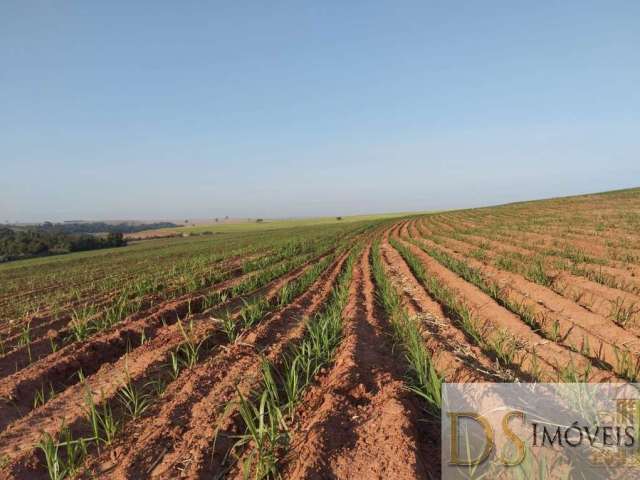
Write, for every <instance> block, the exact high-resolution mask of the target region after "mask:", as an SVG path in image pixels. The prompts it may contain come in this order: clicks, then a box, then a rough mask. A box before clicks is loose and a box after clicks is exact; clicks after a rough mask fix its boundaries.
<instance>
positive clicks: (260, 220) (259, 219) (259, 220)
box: [256, 218, 264, 223]
mask: <svg viewBox="0 0 640 480" xmlns="http://www.w3.org/2000/svg"><path fill="white" fill-rule="evenodd" d="M262 222H264V220H263V219H262V218H256V223H262Z"/></svg>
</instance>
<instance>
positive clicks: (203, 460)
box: [93, 255, 345, 479]
mask: <svg viewBox="0 0 640 480" xmlns="http://www.w3.org/2000/svg"><path fill="white" fill-rule="evenodd" d="M344 258H345V256H344V255H343V256H341V258H340V259H339V260H338V261H337V262H335V263H334V265H333V266H332V267H331V268H330V269H329V270H328V271H326V272H325V273H324V274H323V275H321V277H320V279H319V280H318V281H316V282H315V283H314V285H313V286H312V287H311V288H310V289H309V290H308V291H307V292H306V293H304V294H303V295H302V296H301V297H299V298H298V299H297V300H295V301H294V302H293V303H292V304H290V305H288V306H287V307H285V308H284V309H282V310H281V311H279V312H276V313H275V314H272V315H269V316H268V317H267V318H265V319H263V321H262V322H261V323H260V324H259V325H258V326H257V327H256V328H255V330H254V331H253V332H251V333H249V334H248V335H246V336H245V337H243V340H242V341H241V342H239V343H235V344H232V345H229V346H228V347H227V348H225V349H223V350H222V351H220V352H219V354H216V355H214V356H212V357H211V358H210V359H209V360H208V361H207V362H205V363H203V364H201V365H199V366H198V367H197V368H195V369H194V370H193V371H191V372H188V374H187V375H185V376H184V378H181V379H179V380H182V381H179V382H176V384H175V385H171V386H170V387H169V389H168V390H167V394H166V396H165V398H164V400H163V403H162V405H161V407H160V408H159V410H158V413H157V415H155V416H154V418H153V419H152V420H149V419H145V421H144V423H138V424H136V425H134V426H133V428H132V430H131V431H130V432H129V433H128V435H127V440H126V442H124V443H123V444H122V445H118V446H117V447H116V448H115V449H114V450H112V452H116V453H115V456H114V457H113V458H112V455H107V456H102V457H100V458H98V460H97V461H96V462H95V465H94V469H93V470H94V473H96V474H97V475H98V476H104V477H108V478H116V479H118V478H172V479H173V478H176V476H178V475H180V474H183V475H186V474H187V473H186V472H192V473H190V475H192V476H197V475H199V473H198V472H201V471H211V470H217V469H219V468H220V464H221V462H222V460H223V457H224V455H225V453H226V451H227V449H228V448H229V447H230V446H231V443H232V442H233V439H232V438H230V437H228V436H225V435H224V434H223V433H222V432H224V430H225V429H226V428H228V429H230V432H231V431H233V428H234V424H233V422H232V421H231V420H230V419H229V417H228V416H225V413H227V414H228V413H229V412H225V405H226V404H227V402H229V401H230V400H232V399H234V398H235V396H236V390H235V388H236V386H237V387H238V388H240V389H242V390H244V391H245V393H248V392H249V390H250V389H251V387H253V386H254V385H255V384H256V383H257V381H258V379H259V369H260V363H261V358H262V357H261V354H263V355H265V356H267V357H274V358H275V357H277V356H279V355H280V354H281V353H282V351H283V350H284V348H285V347H286V346H287V345H289V344H290V343H291V342H292V341H294V340H295V339H296V338H299V337H300V336H301V335H302V333H303V331H304V323H303V322H302V321H301V320H302V319H303V318H305V317H307V316H311V315H313V314H314V313H315V312H316V311H318V310H319V309H320V307H321V305H322V303H323V302H324V301H325V299H326V298H327V297H328V295H329V294H330V291H331V287H332V285H333V283H334V281H335V279H336V277H337V275H338V273H339V271H340V268H341V266H342V263H343V262H344ZM225 422H226V423H225ZM218 429H220V433H221V434H220V435H218V438H217V439H216V433H217V431H218ZM230 432H227V433H228V434H230ZM214 445H215V449H214ZM180 472H182V473H180Z"/></svg>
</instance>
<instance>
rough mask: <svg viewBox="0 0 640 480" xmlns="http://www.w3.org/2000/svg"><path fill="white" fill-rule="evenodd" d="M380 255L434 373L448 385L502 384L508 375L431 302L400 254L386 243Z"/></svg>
mask: <svg viewBox="0 0 640 480" xmlns="http://www.w3.org/2000/svg"><path fill="white" fill-rule="evenodd" d="M380 252H381V255H382V260H383V263H384V267H385V272H386V273H387V275H388V277H389V279H390V280H391V283H392V284H393V286H394V287H395V288H396V290H397V291H398V293H399V294H400V295H401V297H402V299H403V305H404V307H405V309H406V310H407V312H408V313H409V315H410V316H412V317H417V318H419V319H420V321H421V324H422V325H423V326H424V328H425V333H428V335H426V336H425V342H426V344H427V346H428V347H429V350H430V351H431V352H432V355H433V360H434V362H435V364H436V366H437V367H438V372H439V373H440V374H441V375H443V376H445V377H446V378H447V379H448V381H450V382H473V381H501V380H502V381H504V380H508V379H509V378H510V376H511V374H510V373H508V372H506V371H504V370H502V369H500V368H498V367H497V366H496V363H495V361H494V360H493V359H492V358H490V357H489V356H487V355H486V354H485V352H483V351H482V349H481V348H480V347H478V346H477V345H475V344H473V343H472V342H470V341H469V339H467V337H466V336H465V334H464V332H462V331H461V330H460V329H459V328H458V327H457V326H456V325H455V322H454V320H452V319H451V318H450V317H449V315H448V314H447V312H446V311H445V309H444V308H443V307H442V305H440V304H439V303H438V302H436V301H435V300H433V299H432V298H431V297H430V296H429V294H428V293H427V292H426V291H425V289H424V288H423V287H422V285H421V284H420V282H419V281H418V280H417V279H416V278H415V277H414V275H413V274H412V273H411V270H410V269H409V267H408V265H407V264H406V263H405V261H404V260H403V259H402V257H401V256H400V254H399V253H398V252H397V251H396V250H395V249H393V248H392V247H391V245H389V243H388V242H387V241H386V240H383V241H382V242H381V244H380Z"/></svg>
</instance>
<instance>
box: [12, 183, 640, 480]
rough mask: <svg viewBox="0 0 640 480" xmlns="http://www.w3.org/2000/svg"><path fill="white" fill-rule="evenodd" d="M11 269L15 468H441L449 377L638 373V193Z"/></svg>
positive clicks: (133, 249) (177, 473) (222, 473)
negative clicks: (445, 385)
mask: <svg viewBox="0 0 640 480" xmlns="http://www.w3.org/2000/svg"><path fill="white" fill-rule="evenodd" d="M283 223H285V222H280V223H278V225H277V228H268V224H265V225H261V226H256V225H253V224H251V225H247V227H246V228H243V227H242V225H233V226H229V227H225V228H226V230H225V229H224V228H222V229H221V231H219V232H216V234H213V235H207V236H190V237H186V238H161V239H152V240H144V241H139V242H132V243H131V244H130V245H129V246H127V247H123V248H119V249H107V250H100V251H92V252H81V253H74V254H69V255H65V256H59V257H50V258H38V259H30V260H24V261H19V262H14V263H8V264H5V265H1V266H0V468H1V471H2V478H8V479H40V478H41V479H53V480H58V479H62V478H117V479H124V478H130V479H139V478H159V479H175V478H191V479H205V478H243V477H244V476H248V477H250V478H254V477H255V478H274V477H282V478H295V479H298V478H300V479H302V478H403V479H404V478H437V477H438V476H439V469H440V453H439V452H440V450H439V449H440V445H439V439H440V430H439V428H440V427H439V409H440V402H441V398H440V388H441V384H442V382H443V381H447V382H488V381H498V382H513V381H540V382H543V381H551V382H556V381H558V382H576V381H592V382H635V381H637V380H638V376H639V375H640V370H639V365H640V364H639V362H638V358H639V355H640V323H639V320H640V189H631V190H624V191H616V192H608V193H604V194H594V195H584V196H577V197H567V198H560V199H552V200H543V201H534V202H523V203H516V204H509V205H504V206H498V207H491V208H482V209H469V210H458V211H451V212H441V213H432V214H424V215H413V216H411V215H407V216H401V217H396V218H393V217H380V218H375V217H371V218H369V217H367V218H364V219H354V220H352V221H347V222H343V221H328V220H327V221H322V222H318V223H314V222H308V223H304V224H297V225H289V226H287V225H283Z"/></svg>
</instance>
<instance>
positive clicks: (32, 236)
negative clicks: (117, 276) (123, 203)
mask: <svg viewBox="0 0 640 480" xmlns="http://www.w3.org/2000/svg"><path fill="white" fill-rule="evenodd" d="M126 244H127V241H126V240H125V239H124V237H123V235H122V232H109V233H107V234H106V235H87V234H68V233H64V232H62V231H60V230H48V229H46V228H23V229H20V230H15V229H11V228H4V227H0V262H7V261H9V260H18V259H21V258H29V257H37V256H44V255H54V254H60V253H69V252H80V251H83V250H95V249H98V248H109V247H120V246H123V245H126Z"/></svg>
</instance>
